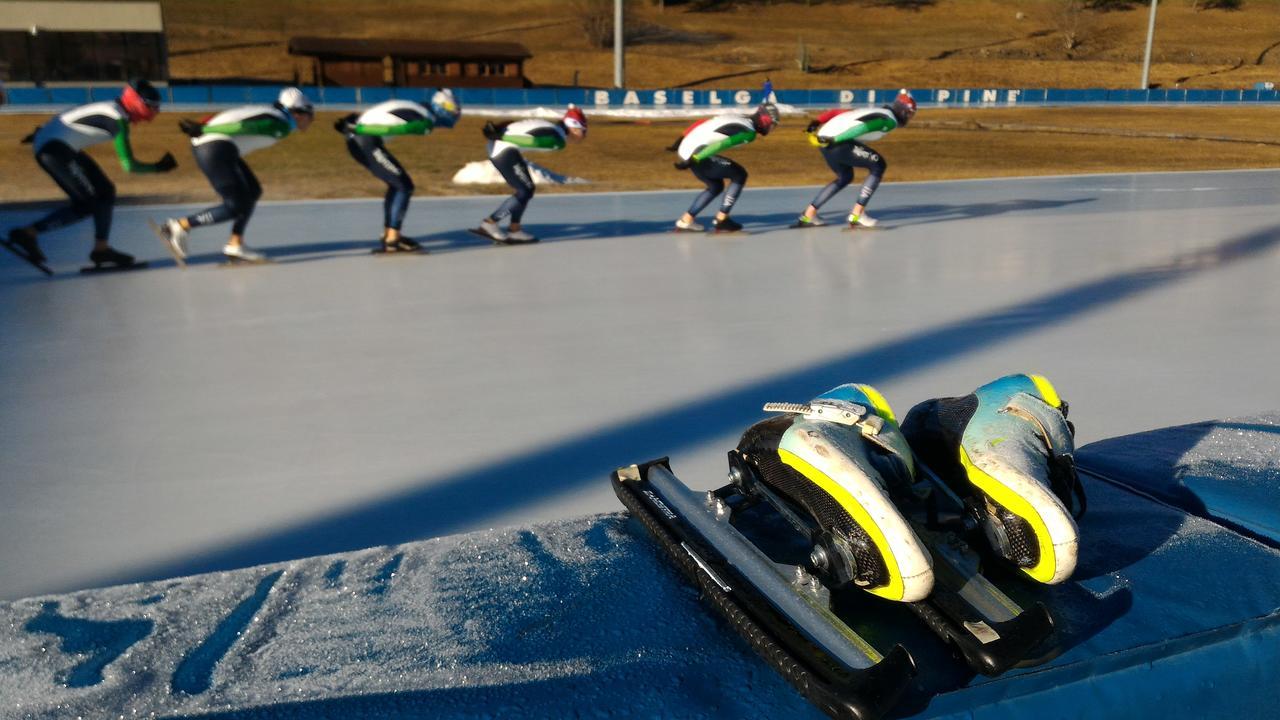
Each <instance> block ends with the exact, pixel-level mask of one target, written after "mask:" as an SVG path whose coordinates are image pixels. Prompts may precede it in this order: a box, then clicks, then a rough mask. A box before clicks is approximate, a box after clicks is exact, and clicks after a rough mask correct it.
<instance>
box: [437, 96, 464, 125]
mask: <svg viewBox="0 0 1280 720" xmlns="http://www.w3.org/2000/svg"><path fill="white" fill-rule="evenodd" d="M431 114H432V115H434V116H435V118H436V124H437V125H440V126H441V127H447V128H451V127H453V126H454V124H456V123H457V122H458V116H460V115H462V103H460V102H458V99H457V98H455V97H454V96H453V91H452V90H450V89H449V88H444V89H442V90H437V91H436V94H435V95H432V96H431Z"/></svg>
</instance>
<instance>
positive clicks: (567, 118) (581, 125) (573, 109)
mask: <svg viewBox="0 0 1280 720" xmlns="http://www.w3.org/2000/svg"><path fill="white" fill-rule="evenodd" d="M560 122H562V123H564V126H565V127H567V128H569V129H570V130H581V131H582V135H583V137H586V135H587V115H586V113H584V112H582V108H580V107H578V106H577V105H574V104H573V103H569V109H568V110H566V111H565V113H564V117H563V118H561V119H560Z"/></svg>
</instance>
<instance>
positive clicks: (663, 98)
mask: <svg viewBox="0 0 1280 720" xmlns="http://www.w3.org/2000/svg"><path fill="white" fill-rule="evenodd" d="M653 104H654V105H666V104H667V91H666V90H658V91H656V92H654V93H653Z"/></svg>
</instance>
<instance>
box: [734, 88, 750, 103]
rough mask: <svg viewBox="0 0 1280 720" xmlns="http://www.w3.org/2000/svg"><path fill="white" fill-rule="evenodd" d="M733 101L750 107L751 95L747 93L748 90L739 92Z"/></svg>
mask: <svg viewBox="0 0 1280 720" xmlns="http://www.w3.org/2000/svg"><path fill="white" fill-rule="evenodd" d="M733 101H734V102H736V103H738V104H739V105H750V104H751V93H749V92H747V91H746V90H739V91H738V92H736V93H734V94H733Z"/></svg>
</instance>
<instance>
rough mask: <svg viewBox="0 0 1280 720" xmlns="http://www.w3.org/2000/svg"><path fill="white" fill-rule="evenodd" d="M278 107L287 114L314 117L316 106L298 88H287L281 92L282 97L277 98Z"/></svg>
mask: <svg viewBox="0 0 1280 720" xmlns="http://www.w3.org/2000/svg"><path fill="white" fill-rule="evenodd" d="M276 105H279V106H280V107H281V108H283V109H284V110H285V111H286V112H291V113H302V114H304V115H314V114H315V112H316V109H315V106H313V105H312V104H311V101H310V100H308V99H307V96H306V95H304V94H302V91H301V90H299V89H298V88H296V87H287V88H285V89H283V90H281V91H280V96H279V97H277V98H276Z"/></svg>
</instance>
